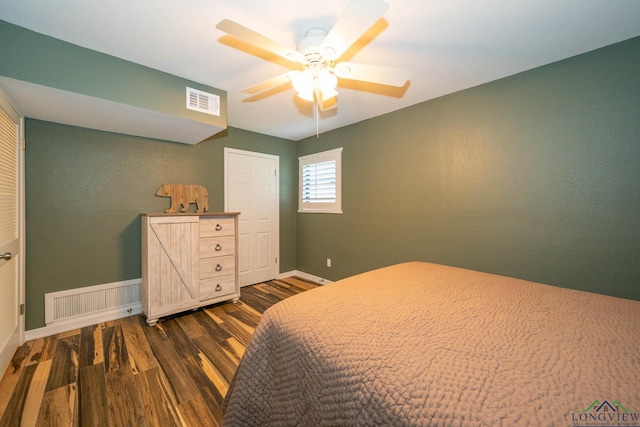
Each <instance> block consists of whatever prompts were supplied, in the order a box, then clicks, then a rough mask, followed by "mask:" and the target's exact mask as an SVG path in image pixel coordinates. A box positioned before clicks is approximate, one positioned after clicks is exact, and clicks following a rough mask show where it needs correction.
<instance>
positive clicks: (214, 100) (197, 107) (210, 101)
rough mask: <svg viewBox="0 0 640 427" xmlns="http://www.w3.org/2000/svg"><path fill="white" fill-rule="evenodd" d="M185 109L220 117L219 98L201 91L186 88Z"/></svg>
mask: <svg viewBox="0 0 640 427" xmlns="http://www.w3.org/2000/svg"><path fill="white" fill-rule="evenodd" d="M187 109H188V110H194V111H200V112H201V113H206V114H213V115H214V116H219V115H220V97H219V96H218V95H214V94H212V93H207V92H203V91H201V90H197V89H192V88H190V87H188V88H187Z"/></svg>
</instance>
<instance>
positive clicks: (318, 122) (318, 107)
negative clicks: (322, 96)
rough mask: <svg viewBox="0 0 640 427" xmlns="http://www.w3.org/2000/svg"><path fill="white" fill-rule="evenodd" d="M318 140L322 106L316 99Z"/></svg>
mask: <svg viewBox="0 0 640 427" xmlns="http://www.w3.org/2000/svg"><path fill="white" fill-rule="evenodd" d="M315 104H316V138H320V105H318V100H317V99H316V102H315Z"/></svg>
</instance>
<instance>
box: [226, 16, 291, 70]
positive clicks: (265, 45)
mask: <svg viewBox="0 0 640 427" xmlns="http://www.w3.org/2000/svg"><path fill="white" fill-rule="evenodd" d="M216 28H217V29H219V30H220V31H224V32H225V33H227V34H229V35H230V36H233V37H235V38H237V39H240V40H242V41H244V42H246V43H249V44H252V45H254V46H256V47H259V48H260V49H263V50H266V51H268V52H271V53H275V54H276V55H278V56H281V57H283V58H285V59H288V60H289V61H294V62H302V61H303V60H304V57H303V56H302V55H301V54H300V53H299V52H297V51H295V50H294V49H290V48H288V47H285V46H283V45H281V44H280V43H278V42H275V41H273V40H271V39H270V38H268V37H265V36H263V35H262V34H259V33H256V32H255V31H253V30H250V29H249V28H247V27H245V26H243V25H240V24H238V23H237V22H235V21H232V20H230V19H223V20H222V21H220V22H218V25H216Z"/></svg>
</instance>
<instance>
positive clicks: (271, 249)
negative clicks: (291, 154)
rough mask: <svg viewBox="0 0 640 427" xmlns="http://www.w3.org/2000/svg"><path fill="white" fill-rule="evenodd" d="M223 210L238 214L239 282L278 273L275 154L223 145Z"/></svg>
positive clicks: (277, 201) (276, 163) (277, 210)
mask: <svg viewBox="0 0 640 427" xmlns="http://www.w3.org/2000/svg"><path fill="white" fill-rule="evenodd" d="M224 158H225V166H224V169H225V174H224V176H225V183H224V186H225V202H224V208H225V211H227V212H240V216H239V217H238V273H239V282H240V286H247V285H253V284H255V283H260V282H263V281H265V280H272V279H275V278H277V277H278V273H279V268H278V256H279V250H280V249H279V241H280V238H279V228H280V223H279V211H280V205H279V199H280V197H279V185H278V174H279V160H280V159H279V157H278V156H272V155H268V154H261V153H253V152H249V151H241V150H234V149H231V148H225V149H224Z"/></svg>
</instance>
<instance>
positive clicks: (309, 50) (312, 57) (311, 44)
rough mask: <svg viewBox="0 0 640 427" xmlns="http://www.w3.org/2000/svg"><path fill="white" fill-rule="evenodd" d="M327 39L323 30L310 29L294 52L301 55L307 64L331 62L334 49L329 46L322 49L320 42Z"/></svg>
mask: <svg viewBox="0 0 640 427" xmlns="http://www.w3.org/2000/svg"><path fill="white" fill-rule="evenodd" d="M326 37H327V31H326V30H325V29H323V28H311V29H310V30H308V31H307V32H306V33H305V35H304V38H303V39H302V40H300V43H298V46H297V47H296V50H297V51H298V52H300V53H301V54H303V55H304V56H305V58H307V61H308V62H309V63H312V62H331V61H332V60H333V59H335V58H334V56H335V53H336V51H335V49H333V48H332V47H331V46H325V47H322V42H323V41H324V39H325V38H326Z"/></svg>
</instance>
